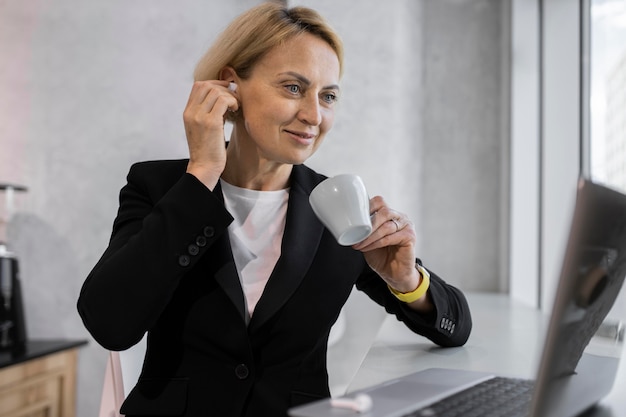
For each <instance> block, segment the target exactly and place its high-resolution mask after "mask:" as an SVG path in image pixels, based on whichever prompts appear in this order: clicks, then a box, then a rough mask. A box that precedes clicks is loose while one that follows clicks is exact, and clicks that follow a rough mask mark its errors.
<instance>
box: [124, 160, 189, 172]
mask: <svg viewBox="0 0 626 417" xmlns="http://www.w3.org/2000/svg"><path fill="white" fill-rule="evenodd" d="M188 163H189V159H159V160H148V161H138V162H135V163H133V164H132V165H131V167H130V171H131V172H137V171H138V172H153V171H156V172H162V173H164V174H168V173H174V174H180V173H181V171H182V173H184V172H185V171H186V170H187V164H188Z"/></svg>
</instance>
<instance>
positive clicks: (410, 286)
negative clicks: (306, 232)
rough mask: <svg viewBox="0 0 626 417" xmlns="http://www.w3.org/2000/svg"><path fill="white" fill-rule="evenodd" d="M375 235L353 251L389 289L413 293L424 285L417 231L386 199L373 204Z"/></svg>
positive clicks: (379, 199)
mask: <svg viewBox="0 0 626 417" xmlns="http://www.w3.org/2000/svg"><path fill="white" fill-rule="evenodd" d="M370 213H373V214H372V230H373V231H372V234H371V235H370V236H369V237H368V238H367V239H365V240H363V241H362V242H359V243H357V244H356V245H353V246H352V248H353V249H356V250H359V251H361V252H363V254H364V255H365V260H366V261H367V263H368V265H369V266H370V268H372V269H373V270H374V271H375V272H376V273H377V274H378V275H380V277H381V278H382V279H383V280H385V282H386V283H387V284H389V286H391V287H392V288H393V289H395V290H396V291H399V292H411V291H413V290H415V289H416V288H417V286H418V285H419V283H420V276H419V272H418V271H417V269H416V268H415V241H416V236H415V229H414V228H413V223H412V222H411V221H410V220H409V218H408V217H407V216H406V214H403V213H400V212H397V211H395V210H392V209H391V208H389V207H388V206H387V203H386V202H385V201H384V200H383V198H382V197H380V196H376V197H374V198H372V199H371V200H370Z"/></svg>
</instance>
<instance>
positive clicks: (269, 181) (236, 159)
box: [222, 135, 293, 191]
mask: <svg viewBox="0 0 626 417" xmlns="http://www.w3.org/2000/svg"><path fill="white" fill-rule="evenodd" d="M233 136H234V135H233ZM245 148H246V147H245V146H241V144H240V143H239V141H237V140H236V139H235V138H234V137H231V141H230V143H229V145H228V149H227V150H226V155H227V159H226V167H225V168H224V172H223V173H222V178H223V179H224V181H226V182H228V183H229V184H232V185H235V186H237V187H241V188H247V189H251V190H259V191H275V190H282V189H285V188H287V187H289V177H290V176H291V170H292V168H293V165H290V164H283V163H278V162H274V161H268V160H267V159H264V158H262V157H260V156H259V154H258V152H257V151H256V148H255V149H254V150H253V151H252V150H247V149H245Z"/></svg>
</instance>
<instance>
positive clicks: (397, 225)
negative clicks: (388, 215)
mask: <svg viewBox="0 0 626 417" xmlns="http://www.w3.org/2000/svg"><path fill="white" fill-rule="evenodd" d="M391 221H392V222H393V224H395V225H396V232H399V231H400V224H399V223H398V219H391Z"/></svg>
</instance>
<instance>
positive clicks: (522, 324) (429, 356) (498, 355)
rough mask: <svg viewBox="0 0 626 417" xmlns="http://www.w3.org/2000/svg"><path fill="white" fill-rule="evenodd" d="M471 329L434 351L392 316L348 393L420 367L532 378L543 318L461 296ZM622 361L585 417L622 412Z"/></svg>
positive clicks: (625, 378) (482, 297)
mask: <svg viewBox="0 0 626 417" xmlns="http://www.w3.org/2000/svg"><path fill="white" fill-rule="evenodd" d="M467 298H468V302H469V304H470V307H471V310H472V318H473V322H474V327H473V329H472V334H471V336H470V339H469V340H468V342H467V344H466V345H465V346H463V347H459V348H439V347H437V346H435V345H433V343H432V342H430V341H429V340H427V339H425V338H422V337H417V338H416V335H415V334H413V333H412V332H411V331H410V330H408V329H407V328H406V327H405V326H404V324H402V323H400V322H398V321H397V320H396V319H395V317H393V316H389V317H387V318H386V319H385V321H384V322H383V325H382V326H381V328H380V330H379V331H378V334H377V336H376V338H375V340H374V343H373V344H372V346H371V347H370V349H369V351H368V353H367V355H366V356H365V360H364V361H363V364H362V365H361V367H360V368H359V370H358V372H357V374H356V376H355V377H354V379H353V381H352V383H351V385H350V387H349V391H354V390H356V389H360V388H365V387H368V386H371V385H374V384H377V383H380V382H383V381H386V380H389V379H393V378H396V377H399V376H402V375H406V374H409V373H412V372H416V371H419V370H422V369H426V368H432V367H440V368H459V369H468V370H480V371H488V372H493V373H497V374H500V375H509V376H519V377H524V378H534V376H535V372H536V368H537V364H538V362H539V355H540V353H541V348H542V343H543V339H544V334H545V329H546V328H547V316H546V315H545V314H543V313H541V312H540V311H538V310H536V309H533V308H530V307H528V306H525V305H523V304H521V303H518V302H516V301H512V300H511V299H510V298H509V297H508V296H507V295H504V294H472V293H470V294H467ZM624 392H626V359H625V358H623V359H622V361H621V363H620V369H619V371H618V376H617V380H616V382H615V385H614V387H613V390H612V391H611V393H610V394H609V396H608V397H607V398H605V399H604V400H603V401H602V402H601V403H600V405H599V406H598V407H596V409H595V410H593V412H591V413H589V414H586V416H587V415H588V416H593V417H600V416H602V417H613V416H614V417H617V416H618V415H619V416H623V415H624V411H623V410H624V409H626V398H624V395H623V394H619V395H618V393H624Z"/></svg>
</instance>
